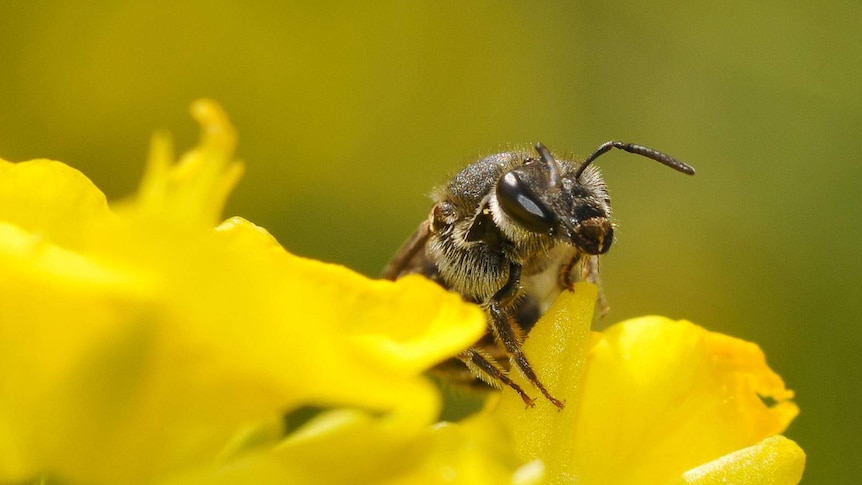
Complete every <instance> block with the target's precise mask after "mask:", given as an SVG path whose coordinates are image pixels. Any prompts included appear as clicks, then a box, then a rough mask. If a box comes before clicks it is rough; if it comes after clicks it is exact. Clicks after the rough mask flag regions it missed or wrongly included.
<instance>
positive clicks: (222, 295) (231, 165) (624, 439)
mask: <svg viewBox="0 0 862 485" xmlns="http://www.w3.org/2000/svg"><path fill="white" fill-rule="evenodd" d="M192 114H193V116H194V117H195V118H197V119H198V121H199V122H200V123H201V126H202V136H201V141H200V143H199V144H198V145H197V146H196V147H195V148H194V149H193V150H191V151H189V152H187V153H185V154H184V155H182V156H181V157H180V160H179V161H178V162H176V163H175V162H174V156H173V154H172V148H171V146H170V142H169V139H168V137H167V136H166V135H157V136H156V137H154V140H153V145H152V149H151V156H150V159H149V161H148V165H147V171H146V174H145V176H144V179H143V182H142V184H141V187H140V189H139V190H138V192H137V194H136V195H135V196H134V197H133V198H131V199H130V200H127V201H124V202H121V203H116V204H111V205H110V206H109V204H108V203H107V202H106V200H105V197H104V195H103V194H102V193H101V192H100V191H99V190H98V189H97V188H96V187H95V186H93V185H92V183H91V182H90V181H89V180H87V178H86V177H84V176H83V175H82V174H80V173H79V172H77V171H75V170H74V169H71V168H70V167H68V166H66V165H63V164H62V163H59V162H52V161H47V160H34V161H30V162H24V163H19V164H13V163H9V162H5V161H2V160H0V295H2V296H0V483H8V482H24V481H27V480H37V479H40V478H45V477H47V479H48V481H51V480H56V481H57V482H59V483H131V484H134V483H160V484H177V485H179V484H197V483H200V484H204V483H207V484H212V483H225V484H228V483H285V484H288V483H289V484H302V483H308V484H320V483H326V484H329V483H381V484H409V483H415V484H420V483H421V484H435V483H440V484H443V483H463V484H483V483H487V484H497V483H512V484H518V485H527V484H538V483H579V484H591V483H603V484H604V483H613V484H618V483H638V484H651V483H680V484H684V483H691V484H711V483H743V484H754V483H776V484H784V483H788V484H790V483H796V482H798V481H799V479H800V477H801V474H802V470H803V468H804V460H805V455H804V454H803V453H802V451H801V449H799V447H798V446H797V445H796V444H795V443H793V442H792V441H790V440H788V439H786V438H783V437H782V436H780V433H781V432H783V430H784V429H785V428H786V427H787V425H788V424H789V423H790V421H791V420H792V419H793V418H794V417H795V415H796V414H797V412H798V411H797V408H796V406H795V404H793V403H792V402H791V401H790V399H791V398H792V393H791V392H790V391H787V390H786V389H785V388H784V384H783V382H782V381H781V379H780V377H778V376H777V375H776V374H775V373H773V372H772V371H771V370H770V369H769V368H768V367H767V366H766V364H765V359H764V357H763V354H762V353H761V352H760V350H759V349H758V348H757V347H756V346H755V345H754V344H750V343H746V342H743V341H740V340H736V339H733V338H730V337H726V336H723V335H719V334H713V333H709V332H707V331H705V330H704V329H702V328H700V327H697V326H695V325H693V324H691V323H688V322H674V321H670V320H667V319H664V318H661V317H646V318H642V319H637V320H632V321H628V322H623V323H621V324H618V325H616V326H614V327H611V328H610V329H608V330H606V331H605V332H603V333H591V332H590V320H591V318H592V309H593V306H594V302H595V296H596V293H595V291H596V290H595V288H594V287H593V286H591V285H588V284H579V285H578V286H577V288H576V291H575V292H574V293H565V294H564V295H562V296H561V297H560V299H559V300H558V301H557V302H556V303H555V304H554V306H553V307H552V308H551V310H550V311H549V312H548V314H547V315H545V316H544V317H543V318H542V320H541V321H540V322H539V323H538V324H537V325H536V327H535V329H534V330H533V331H532V332H531V334H530V339H529V340H528V341H527V343H526V351H527V352H528V355H530V356H531V359H532V361H533V363H534V365H535V366H536V367H537V368H539V371H540V373H541V374H540V375H542V377H543V380H544V382H545V384H546V385H548V387H549V388H550V389H553V390H554V393H555V394H558V395H559V396H560V397H563V398H566V400H567V407H566V408H565V409H564V410H563V411H561V412H558V411H557V410H556V408H554V407H553V406H551V405H550V404H549V403H547V402H544V401H539V402H538V405H537V407H536V408H535V409H529V410H526V409H524V406H523V402H522V401H521V400H520V398H518V397H517V396H516V395H515V394H514V393H510V392H503V393H501V394H500V395H499V396H495V397H494V398H492V399H491V400H490V401H491V402H489V403H488V405H487V406H486V407H485V409H484V410H483V411H482V412H480V413H477V414H475V415H473V416H471V417H468V418H466V419H463V420H460V421H459V422H456V423H435V421H436V420H437V417H438V415H439V412H440V405H441V402H440V397H439V394H438V392H437V390H436V389H435V388H434V386H432V385H431V384H430V382H429V381H428V380H426V379H425V377H424V376H423V375H422V374H423V373H424V372H425V371H426V370H427V369H429V368H430V367H432V366H433V365H435V364H436V363H438V362H441V361H443V360H445V359H447V358H449V357H451V356H452V355H454V354H456V353H457V352H458V351H460V350H462V349H463V348H465V347H466V346H468V345H470V344H471V343H473V342H475V341H476V340H477V339H478V338H479V337H480V336H481V335H482V334H483V333H484V331H485V317H484V315H483V313H482V312H481V310H480V309H479V308H478V307H477V306H475V305H470V304H466V303H464V302H462V301H461V299H460V298H459V297H458V296H457V295H454V294H451V293H447V292H445V291H443V290H441V289H440V288H439V287H437V286H436V285H435V284H433V283H431V282H429V281H426V280H424V279H422V278H419V277H407V278H404V279H402V280H400V281H398V282H396V283H392V282H387V281H374V280H370V279H367V278H365V277H362V276H360V275H358V274H356V273H353V272H351V271H349V270H347V269H345V268H343V267H339V266H336V265H330V264H325V263H321V262H317V261H312V260H308V259H304V258H299V257H297V256H293V255H291V254H289V253H287V252H286V251H285V250H284V249H283V248H282V247H281V246H280V245H278V243H277V242H276V241H275V240H274V239H273V238H272V237H271V236H270V235H269V234H268V233H267V232H266V231H265V230H264V229H262V228H259V227H257V226H255V225H253V224H251V223H249V222H247V221H245V220H243V219H240V218H232V219H228V220H227V221H225V222H222V223H221V224H219V220H220V217H221V212H222V209H223V207H224V203H225V200H226V198H227V196H228V194H229V192H230V191H231V189H232V188H233V187H234V185H235V184H236V183H237V181H238V180H239V177H240V175H241V173H242V164H241V163H239V162H236V161H234V160H233V149H234V145H235V134H234V132H233V129H232V127H231V125H230V123H229V122H228V120H227V118H226V116H225V115H224V113H223V112H222V111H221V110H220V108H219V107H218V106H217V105H215V104H214V103H212V102H210V101H199V102H196V103H195V104H194V105H193V107H192ZM524 387H525V388H528V389H529V388H530V387H529V386H528V385H527V384H526V383H524Z"/></svg>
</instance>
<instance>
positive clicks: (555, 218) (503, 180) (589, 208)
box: [490, 147, 614, 255]
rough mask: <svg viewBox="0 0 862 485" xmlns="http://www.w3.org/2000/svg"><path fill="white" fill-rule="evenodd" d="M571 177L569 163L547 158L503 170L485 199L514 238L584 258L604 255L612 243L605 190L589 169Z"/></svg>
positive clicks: (571, 166)
mask: <svg viewBox="0 0 862 485" xmlns="http://www.w3.org/2000/svg"><path fill="white" fill-rule="evenodd" d="M542 148H544V147H542ZM544 153H545V154H547V151H545V152H544ZM576 173H577V170H576V167H575V166H574V164H573V163H572V162H568V161H565V160H560V161H557V160H554V159H553V158H551V157H550V155H549V154H547V155H544V154H543V156H542V158H540V159H527V160H526V161H525V162H524V164H523V165H521V166H519V167H516V168H513V169H512V170H510V171H508V172H506V173H505V174H503V176H501V177H500V179H499V180H498V181H497V184H496V187H495V191H494V194H493V197H492V199H491V201H490V205H491V207H492V208H493V209H494V212H495V221H496V223H497V225H498V226H500V228H501V229H502V230H503V231H504V232H506V233H508V235H509V236H510V237H511V238H512V239H514V240H519V239H529V238H530V233H533V234H535V235H544V236H546V237H548V238H551V239H553V242H550V244H568V245H571V246H573V247H575V248H577V249H578V250H580V251H581V252H583V253H585V254H591V255H598V254H604V253H606V252H607V251H608V249H610V247H611V244H612V243H613V239H614V237H613V234H614V230H613V223H612V221H611V201H610V197H609V196H608V193H607V187H606V186H605V183H604V181H603V180H602V178H601V175H600V174H599V172H598V170H597V169H595V168H593V167H590V170H587V171H585V172H583V173H581V174H580V176H579V177H578V176H577V174H576Z"/></svg>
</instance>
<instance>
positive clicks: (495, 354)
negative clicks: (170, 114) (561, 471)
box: [383, 141, 694, 409]
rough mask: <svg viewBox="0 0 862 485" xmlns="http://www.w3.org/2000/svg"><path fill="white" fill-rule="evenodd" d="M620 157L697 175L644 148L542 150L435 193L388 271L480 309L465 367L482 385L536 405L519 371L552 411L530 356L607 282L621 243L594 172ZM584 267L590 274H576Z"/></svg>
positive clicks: (474, 172)
mask: <svg viewBox="0 0 862 485" xmlns="http://www.w3.org/2000/svg"><path fill="white" fill-rule="evenodd" d="M612 148H618V149H621V150H625V151H627V152H630V153H634V154H637V155H642V156H645V157H647V158H650V159H652V160H655V161H657V162H659V163H662V164H664V165H667V166H669V167H671V168H673V169H675V170H677V171H680V172H683V173H686V174H689V175H691V174H694V169H693V168H692V167H690V166H688V165H686V164H684V163H682V162H680V161H678V160H676V159H674V158H672V157H670V156H668V155H665V154H663V153H661V152H657V151H655V150H652V149H650V148H646V147H643V146H640V145H633V144H628V143H621V142H616V141H609V142H606V143H604V144H602V145H600V146H599V148H597V149H596V150H595V151H594V152H593V153H592V154H591V155H590V156H589V157H587V159H586V160H585V161H584V162H583V163H575V162H571V161H567V160H556V159H555V158H554V157H553V156H552V155H551V153H550V152H549V151H548V149H547V148H545V147H544V146H543V145H542V144H537V145H536V153H535V154H533V153H528V152H505V153H499V154H496V155H491V156H488V157H485V158H483V159H480V160H478V161H476V162H474V163H473V164H471V165H469V166H467V167H466V168H464V169H463V170H462V171H461V172H459V173H458V174H456V175H455V176H454V177H453V178H452V179H451V180H450V181H449V183H447V184H446V185H444V186H443V187H441V188H439V189H438V190H437V191H435V193H434V196H433V198H434V206H433V207H432V209H431V212H430V214H429V217H428V219H427V220H426V221H425V222H423V223H422V224H421V225H420V227H419V230H418V231H417V232H416V234H414V236H413V237H412V238H411V239H410V240H408V242H407V243H406V244H405V245H404V246H403V247H402V249H401V251H399V252H398V254H396V256H395V258H393V260H392V261H391V262H390V263H389V265H388V266H387V267H386V268H385V269H384V272H383V276H384V277H386V278H390V279H396V278H398V277H399V276H402V275H404V274H408V273H420V274H423V275H425V276H427V277H429V278H431V279H432V280H434V281H436V282H438V283H439V284H440V285H442V286H443V287H445V288H447V289H450V290H453V291H456V292H458V293H460V294H461V295H462V296H463V297H464V298H465V299H466V300H468V301H473V302H476V303H479V304H481V305H482V306H483V308H485V310H486V312H487V315H488V335H487V336H486V337H485V338H483V339H482V340H480V341H479V342H477V344H476V345H474V346H473V347H471V348H469V349H466V350H464V351H463V352H461V353H460V354H459V355H458V356H457V359H458V360H460V361H461V362H463V363H464V364H466V366H467V368H468V369H469V370H470V371H471V373H472V375H473V376H474V377H475V378H478V379H480V380H482V381H484V382H485V383H487V384H489V385H491V386H494V387H503V386H506V387H509V388H511V389H513V390H514V391H515V392H517V393H518V394H519V395H520V396H521V398H522V399H523V400H524V402H525V403H526V404H527V405H528V406H532V405H533V402H534V401H533V399H532V398H531V397H529V396H528V394H527V393H526V391H524V390H523V389H522V388H521V387H520V386H518V385H517V384H516V383H514V382H513V381H512V380H511V379H510V378H509V371H510V368H511V367H512V366H514V367H516V368H517V369H518V370H519V371H520V373H521V374H523V375H524V376H525V377H526V378H527V380H528V381H529V382H530V383H531V384H533V385H534V386H535V387H536V388H537V389H538V390H539V391H540V392H541V393H542V394H543V395H544V396H545V397H546V398H547V399H548V400H549V401H550V402H551V403H553V404H554V405H555V406H557V407H558V408H559V409H562V408H563V406H564V403H563V401H561V400H558V399H556V398H555V397H553V396H552V395H551V393H550V392H549V391H548V390H547V389H546V388H545V386H544V385H543V384H542V382H541V380H540V379H539V378H538V376H537V375H536V373H535V372H534V371H533V369H532V367H531V365H530V363H529V360H528V359H527V357H526V356H525V355H524V354H523V351H522V350H521V344H522V342H523V339H524V337H525V334H526V332H528V331H529V329H530V328H531V326H532V324H533V323H534V322H535V319H536V318H537V316H535V315H533V317H532V318H527V317H525V315H527V314H529V313H530V312H528V311H525V310H529V309H532V308H535V309H538V310H537V311H538V312H539V313H541V311H543V309H544V308H546V307H547V306H548V305H549V304H550V302H551V301H553V299H555V298H556V296H557V295H558V294H559V293H560V291H562V290H565V289H572V288H573V285H574V281H575V280H576V279H577V278H578V277H579V276H580V277H583V278H585V279H587V280H589V281H594V282H598V264H597V258H598V256H599V255H601V254H604V253H606V252H607V251H608V250H609V249H610V247H611V245H612V244H613V240H614V224H613V221H612V219H611V202H610V197H609V196H608V191H607V187H606V186H605V182H604V180H603V179H602V177H601V175H600V174H599V171H598V169H596V168H595V167H593V166H592V165H591V163H592V162H593V161H594V160H595V159H596V158H598V157H599V156H601V155H602V154H604V153H606V152H607V151H609V150H611V149H612ZM576 267H583V270H582V271H574V270H575V268H576Z"/></svg>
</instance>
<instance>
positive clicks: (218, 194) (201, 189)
mask: <svg viewBox="0 0 862 485" xmlns="http://www.w3.org/2000/svg"><path fill="white" fill-rule="evenodd" d="M191 114H192V116H193V117H194V118H195V119H196V120H197V121H198V122H199V123H200V124H201V142H200V143H199V144H198V145H197V146H196V147H195V148H194V149H192V150H189V151H188V152H186V153H185V154H183V156H182V157H180V160H179V161H178V162H177V163H174V156H173V149H172V147H171V142H170V137H169V136H168V135H167V134H165V133H158V134H156V135H155V136H154V137H153V140H152V143H151V146H150V157H149V159H148V161H147V169H146V171H145V172H144V177H143V180H142V182H141V186H140V188H139V189H138V193H137V195H136V196H135V197H134V199H133V200H132V201H131V203H126V204H117V205H116V208H117V209H118V210H132V211H135V212H137V213H139V214H147V215H150V216H154V217H158V218H161V219H164V220H171V221H176V222H180V223H184V224H202V225H205V226H207V227H212V226H214V225H215V224H216V223H217V222H218V220H219V218H220V217H221V213H222V209H223V208H224V205H225V202H226V201H227V196H228V194H230V191H231V190H232V189H233V187H234V186H235V185H236V184H237V183H238V182H239V179H240V177H241V176H242V172H243V164H242V163H241V162H239V161H235V160H233V151H234V148H235V147H236V133H235V132H234V128H233V126H232V125H231V124H230V120H228V117H227V115H226V114H225V113H224V111H223V110H222V109H221V107H220V106H219V105H218V104H216V103H215V102H213V101H211V100H208V99H200V100H197V101H195V102H194V103H193V104H192V107H191Z"/></svg>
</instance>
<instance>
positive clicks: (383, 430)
mask: <svg viewBox="0 0 862 485" xmlns="http://www.w3.org/2000/svg"><path fill="white" fill-rule="evenodd" d="M401 418H402V417H401V416H399V415H397V414H393V415H387V416H382V417H380V416H373V415H370V414H368V413H365V412H362V411H359V410H351V409H340V410H333V411H329V412H326V413H324V414H321V415H319V416H317V417H315V418H314V419H312V420H311V421H310V422H308V423H307V424H306V425H305V426H303V428H301V429H300V430H299V431H297V432H296V433H294V435H292V436H290V437H288V438H287V439H285V440H284V441H283V442H282V443H281V444H279V445H278V446H276V447H275V448H273V449H271V450H257V451H254V452H251V453H248V454H246V455H245V456H243V457H240V458H239V459H237V460H236V461H234V462H232V463H230V464H229V465H228V464H223V465H215V466H213V467H211V468H210V469H208V470H204V471H202V472H199V473H196V474H191V475H186V476H181V477H178V478H177V479H176V480H171V481H168V482H165V483H164V484H163V485H168V484H170V485H179V484H183V485H192V484H204V483H206V484H210V485H213V484H241V483H289V484H294V485H296V484H329V483H362V484H381V485H382V484H387V485H396V484H404V485H407V484H423V485H433V484H440V485H443V484H464V485H483V484H488V485H496V484H500V483H511V484H513V485H534V484H535V485H537V484H539V483H541V480H542V478H543V468H542V466H541V463H529V464H527V465H524V466H522V465H521V464H520V462H519V461H518V459H517V457H516V456H515V455H514V453H513V452H512V450H511V448H510V447H509V446H508V440H507V436H506V435H505V433H504V432H503V430H502V429H501V428H500V426H499V425H498V423H497V422H496V421H495V420H492V419H489V418H488V417H483V416H477V417H473V418H470V419H467V420H465V421H463V422H460V423H457V424H449V423H444V424H440V425H436V426H433V427H429V426H423V427H422V428H421V429H417V428H416V427H415V424H416V423H411V422H404V421H403V420H402V419H401Z"/></svg>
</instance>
